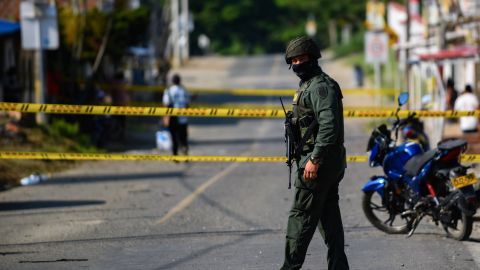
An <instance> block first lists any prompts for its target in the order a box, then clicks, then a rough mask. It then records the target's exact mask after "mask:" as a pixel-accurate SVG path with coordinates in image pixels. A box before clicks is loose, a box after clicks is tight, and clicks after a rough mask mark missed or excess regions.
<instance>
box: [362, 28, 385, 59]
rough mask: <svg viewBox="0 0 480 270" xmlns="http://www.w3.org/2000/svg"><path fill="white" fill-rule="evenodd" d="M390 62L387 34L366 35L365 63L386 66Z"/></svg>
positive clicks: (367, 33)
mask: <svg viewBox="0 0 480 270" xmlns="http://www.w3.org/2000/svg"><path fill="white" fill-rule="evenodd" d="M387 60H388V35H387V34H386V33H385V32H373V31H369V32H366V33H365V62H367V63H369V64H385V63H387Z"/></svg>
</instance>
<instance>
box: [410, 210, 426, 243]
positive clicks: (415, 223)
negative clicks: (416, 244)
mask: <svg viewBox="0 0 480 270" xmlns="http://www.w3.org/2000/svg"><path fill="white" fill-rule="evenodd" d="M423 217H425V214H424V213H421V214H419V215H418V216H417V217H416V218H415V219H414V220H413V223H412V229H410V232H408V235H407V237H406V238H410V237H411V236H412V235H413V233H414V232H415V230H416V229H417V227H418V224H420V221H421V220H422V218H423Z"/></svg>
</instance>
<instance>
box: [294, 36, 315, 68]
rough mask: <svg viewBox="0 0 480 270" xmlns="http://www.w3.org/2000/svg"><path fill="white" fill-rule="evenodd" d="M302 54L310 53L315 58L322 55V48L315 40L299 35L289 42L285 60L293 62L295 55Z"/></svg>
mask: <svg viewBox="0 0 480 270" xmlns="http://www.w3.org/2000/svg"><path fill="white" fill-rule="evenodd" d="M302 54H308V55H310V56H311V57H313V58H315V59H318V58H320V57H322V55H321V54H320V48H319V47H318V45H317V44H316V43H315V41H313V39H311V38H309V37H306V36H302V37H297V38H295V39H293V40H291V41H290V42H289V43H288V45H287V50H286V52H285V61H286V62H287V64H291V63H292V58H293V57H295V56H299V55H302Z"/></svg>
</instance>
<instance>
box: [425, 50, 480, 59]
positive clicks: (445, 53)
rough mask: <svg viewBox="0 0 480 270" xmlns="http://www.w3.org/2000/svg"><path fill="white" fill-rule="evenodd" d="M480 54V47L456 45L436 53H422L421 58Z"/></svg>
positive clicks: (459, 56)
mask: <svg viewBox="0 0 480 270" xmlns="http://www.w3.org/2000/svg"><path fill="white" fill-rule="evenodd" d="M478 54H480V47H455V48H451V49H446V50H441V51H438V52H434V53H425V54H420V55H419V57H420V60H423V61H426V60H445V59H453V58H468V57H474V56H476V55H478Z"/></svg>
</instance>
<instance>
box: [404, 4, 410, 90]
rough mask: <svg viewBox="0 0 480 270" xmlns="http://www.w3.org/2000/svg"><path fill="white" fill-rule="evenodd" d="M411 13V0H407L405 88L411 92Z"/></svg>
mask: <svg viewBox="0 0 480 270" xmlns="http://www.w3.org/2000/svg"><path fill="white" fill-rule="evenodd" d="M411 20H412V18H411V13H410V0H407V24H406V32H407V33H406V35H405V36H406V38H405V43H406V44H405V90H406V91H407V92H408V93H409V94H411V93H410V64H409V63H408V60H409V58H410V48H409V46H410V23H411Z"/></svg>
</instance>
